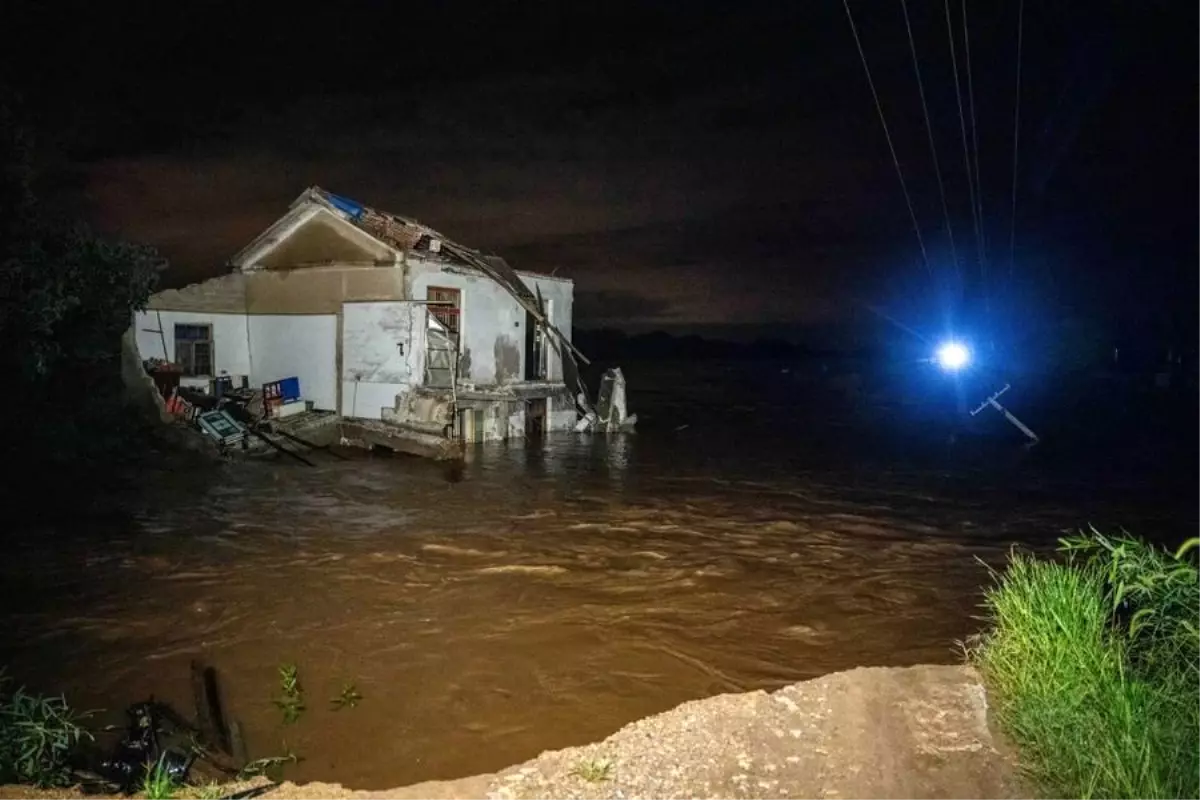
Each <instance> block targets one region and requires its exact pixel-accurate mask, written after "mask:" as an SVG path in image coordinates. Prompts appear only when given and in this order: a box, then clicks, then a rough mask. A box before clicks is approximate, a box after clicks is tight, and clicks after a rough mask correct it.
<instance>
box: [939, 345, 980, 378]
mask: <svg viewBox="0 0 1200 800" xmlns="http://www.w3.org/2000/svg"><path fill="white" fill-rule="evenodd" d="M935 358H936V359H937V363H938V366H940V367H941V368H942V369H944V370H947V371H949V372H957V371H958V370H960V369H962V368H963V367H965V366H966V365H967V363H968V362H969V361H970V360H971V351H970V350H968V349H967V346H966V345H964V344H962V343H961V342H946V343H945V344H943V345H942V346H941V347H939V348H938V349H937V353H936V354H935Z"/></svg>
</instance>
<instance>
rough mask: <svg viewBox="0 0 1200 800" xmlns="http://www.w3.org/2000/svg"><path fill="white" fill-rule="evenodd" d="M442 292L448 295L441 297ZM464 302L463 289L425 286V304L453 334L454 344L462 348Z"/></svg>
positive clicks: (434, 316) (439, 322)
mask: <svg viewBox="0 0 1200 800" xmlns="http://www.w3.org/2000/svg"><path fill="white" fill-rule="evenodd" d="M442 294H445V295H447V297H441V296H440V295H442ZM451 298H453V299H451ZM462 302H463V292H462V289H458V288H455V287H453V286H426V287H425V305H426V307H427V308H428V309H429V313H430V314H432V315H433V318H434V319H436V320H437V321H438V324H439V325H441V326H442V327H443V328H445V329H446V330H447V331H448V332H449V333H450V334H452V336H451V338H452V339H453V340H454V346H455V348H456V349H460V350H461V349H462V342H463V324H462ZM451 320H453V321H454V324H453V325H451V324H450V321H451Z"/></svg>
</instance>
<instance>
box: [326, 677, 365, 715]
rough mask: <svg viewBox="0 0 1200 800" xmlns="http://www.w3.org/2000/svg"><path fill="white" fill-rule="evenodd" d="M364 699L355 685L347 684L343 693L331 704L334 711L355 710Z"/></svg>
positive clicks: (343, 688)
mask: <svg viewBox="0 0 1200 800" xmlns="http://www.w3.org/2000/svg"><path fill="white" fill-rule="evenodd" d="M362 699H363V696H362V694H360V693H359V691H358V687H356V686H355V685H354V684H353V683H347V684H346V685H345V686H343V687H342V693H341V694H339V695H338V696H337V697H335V698H333V700H331V701H330V702H331V703H332V705H333V710H334V711H341V710H342V709H343V708H354V707H355V706H357V705H358V703H359V701H360V700H362Z"/></svg>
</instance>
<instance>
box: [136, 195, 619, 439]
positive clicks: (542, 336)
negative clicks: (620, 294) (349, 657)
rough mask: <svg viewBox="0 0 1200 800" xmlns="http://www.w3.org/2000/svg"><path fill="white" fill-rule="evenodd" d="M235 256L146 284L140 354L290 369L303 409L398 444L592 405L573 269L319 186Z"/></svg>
mask: <svg viewBox="0 0 1200 800" xmlns="http://www.w3.org/2000/svg"><path fill="white" fill-rule="evenodd" d="M230 266H231V268H232V269H231V271H230V272H229V273H228V274H226V275H222V276H220V277H216V278H213V279H211V280H208V281H204V282H202V283H197V284H193V285H191V286H187V287H185V288H183V289H178V290H174V289H173V290H167V291H163V292H159V293H157V294H155V295H153V296H152V297H151V298H150V300H149V303H148V305H147V308H146V310H144V311H142V312H139V313H138V315H137V317H136V319H135V321H134V330H135V333H136V342H137V348H138V352H139V355H140V356H141V358H142V359H143V361H155V360H163V361H166V362H171V363H173V364H175V365H176V366H177V368H178V369H179V370H180V371H181V372H182V376H181V378H180V383H181V385H182V386H184V387H188V386H195V387H207V386H209V385H210V384H211V382H212V380H213V379H215V378H218V377H224V376H228V377H229V378H232V382H233V383H234V384H235V385H248V386H250V387H259V386H264V385H272V384H276V383H277V382H280V381H284V380H287V379H290V378H298V379H299V391H300V394H301V396H302V399H303V401H304V402H305V404H306V407H308V408H310V409H314V410H322V411H329V412H335V413H336V414H337V415H338V416H339V417H340V418H341V419H343V420H346V421H352V422H357V423H361V424H360V425H359V426H358V428H357V430H358V431H359V433H361V434H363V435H364V436H365V438H366V439H367V440H368V441H370V440H371V439H372V437H377V436H383V437H384V438H386V439H388V441H387V442H384V443H386V444H388V445H389V446H393V447H395V448H396V449H410V448H406V447H405V446H404V442H406V441H407V442H416V443H418V444H420V443H422V442H424V443H425V444H433V445H436V444H437V442H438V441H445V440H446V439H452V440H463V441H485V440H498V439H507V438H509V437H514V436H518V437H519V436H523V435H526V434H531V433H539V432H543V431H551V430H571V429H574V428H576V425H577V420H578V419H579V418H580V416H583V417H584V419H585V420H587V419H588V418H589V417H590V418H592V419H594V418H595V415H594V414H589V412H590V411H591V408H590V406H589V404H588V402H587V396H586V391H585V390H584V388H583V384H582V382H581V381H580V378H579V369H578V361H579V360H584V362H585V363H586V359H584V358H583V356H582V354H580V353H578V351H577V350H575V348H574V346H573V345H572V344H571V312H572V302H573V296H574V285H573V283H572V281H571V280H569V279H566V278H560V277H555V276H550V275H539V274H534V273H530V272H518V271H516V270H513V269H512V268H511V267H510V266H509V265H508V264H507V263H505V262H504V260H503V259H501V258H499V257H496V256H492V255H485V254H483V253H481V252H479V251H478V250H473V249H471V248H468V247H464V246H463V245H460V244H458V243H456V242H454V241H452V240H450V239H448V238H446V237H445V236H443V235H442V234H440V233H438V232H437V231H435V230H433V229H431V228H429V227H427V226H425V225H422V224H420V223H418V222H415V221H414V220H411V219H406V218H404V217H399V216H396V215H394V214H389V213H385V212H381V211H377V210H375V209H372V208H369V207H367V206H364V205H361V204H359V203H357V202H354V201H352V200H349V199H347V198H344V197H340V196H338V195H335V194H331V193H330V192H327V191H325V190H323V189H321V188H319V187H312V188H310V189H307V190H306V191H304V193H302V194H301V195H300V196H299V197H298V198H297V199H296V200H295V201H294V202H293V203H292V204H291V206H290V207H289V209H288V211H287V213H285V214H284V215H283V216H282V217H280V218H279V219H278V220H276V221H275V222H274V223H273V224H272V225H271V226H270V227H269V228H267V230H265V231H264V232H263V233H262V234H260V235H259V236H258V237H257V238H255V239H254V240H253V241H252V242H250V243H249V244H248V245H247V246H246V247H245V248H243V249H242V250H241V252H239V253H238V254H237V255H236V256H234V257H233V259H232V260H231V263H230ZM420 450H421V448H420V447H418V448H417V451H418V452H419V451H420Z"/></svg>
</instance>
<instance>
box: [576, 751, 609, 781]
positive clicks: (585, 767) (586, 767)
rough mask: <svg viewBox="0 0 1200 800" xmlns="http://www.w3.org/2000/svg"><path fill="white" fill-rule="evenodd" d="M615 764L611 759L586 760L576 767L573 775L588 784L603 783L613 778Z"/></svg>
mask: <svg viewBox="0 0 1200 800" xmlns="http://www.w3.org/2000/svg"><path fill="white" fill-rule="evenodd" d="M612 771H613V762H612V759H611V758H602V757H599V756H597V757H595V758H585V759H583V760H582V761H580V762H579V763H578V764H576V765H575V769H573V770H571V774H572V775H574V776H575V777H577V778H581V779H583V780H585V781H587V782H588V783H602V782H604V781H607V780H610V779H611V778H612Z"/></svg>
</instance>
